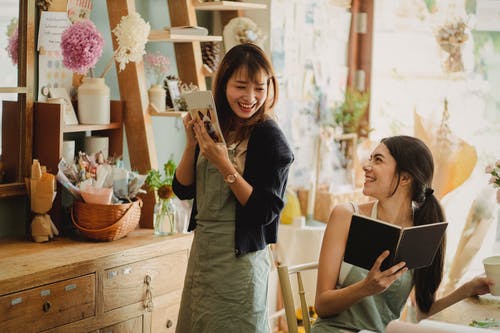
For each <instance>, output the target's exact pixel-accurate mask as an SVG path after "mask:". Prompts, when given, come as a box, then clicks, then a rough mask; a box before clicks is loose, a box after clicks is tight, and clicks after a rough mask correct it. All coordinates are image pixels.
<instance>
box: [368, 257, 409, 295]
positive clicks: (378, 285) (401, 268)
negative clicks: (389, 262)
mask: <svg viewBox="0 0 500 333" xmlns="http://www.w3.org/2000/svg"><path fill="white" fill-rule="evenodd" d="M388 256H389V251H387V250H386V251H384V252H382V254H381V255H380V256H379V257H378V258H377V260H375V263H374V264H373V266H372V268H371V270H370V272H368V275H367V276H366V278H365V279H364V280H363V282H364V289H365V290H366V292H367V294H368V295H370V296H371V295H376V294H380V293H382V292H384V291H385V290H386V289H387V288H389V287H390V286H391V284H392V283H393V282H394V281H396V280H397V279H399V278H400V277H401V276H402V275H403V274H404V273H405V272H406V271H408V268H407V267H405V265H406V263H405V262H400V263H399V264H397V265H394V266H392V267H391V268H388V269H386V270H385V271H381V270H380V266H381V265H382V262H383V261H384V260H385V258H387V257H388Z"/></svg>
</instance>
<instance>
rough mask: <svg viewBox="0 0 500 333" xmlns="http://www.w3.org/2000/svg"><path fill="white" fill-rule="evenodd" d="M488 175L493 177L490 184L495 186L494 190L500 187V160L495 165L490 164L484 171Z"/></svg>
mask: <svg viewBox="0 0 500 333" xmlns="http://www.w3.org/2000/svg"><path fill="white" fill-rule="evenodd" d="M484 172H486V173H487V174H489V175H491V177H490V180H489V181H488V183H489V184H493V187H494V188H499V187H500V160H497V161H496V162H495V164H490V165H488V166H487V167H486V169H485V170H484Z"/></svg>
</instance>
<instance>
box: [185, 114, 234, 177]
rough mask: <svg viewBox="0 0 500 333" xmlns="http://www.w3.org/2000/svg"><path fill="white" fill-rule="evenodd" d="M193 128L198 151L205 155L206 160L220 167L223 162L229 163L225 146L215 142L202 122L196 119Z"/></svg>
mask: <svg viewBox="0 0 500 333" xmlns="http://www.w3.org/2000/svg"><path fill="white" fill-rule="evenodd" d="M193 130H194V134H195V137H196V140H197V141H198V146H199V147H200V153H201V154H202V155H203V156H205V158H206V159H207V160H209V161H210V162H211V163H212V164H213V165H214V166H216V167H217V168H220V166H221V165H222V164H223V163H225V162H228V163H230V160H229V155H228V152H227V148H226V146H225V145H224V144H222V143H216V142H215V141H214V140H213V139H212V138H211V137H210V135H208V133H207V130H206V129H205V126H203V122H201V121H200V120H198V121H196V122H195V124H194V126H193Z"/></svg>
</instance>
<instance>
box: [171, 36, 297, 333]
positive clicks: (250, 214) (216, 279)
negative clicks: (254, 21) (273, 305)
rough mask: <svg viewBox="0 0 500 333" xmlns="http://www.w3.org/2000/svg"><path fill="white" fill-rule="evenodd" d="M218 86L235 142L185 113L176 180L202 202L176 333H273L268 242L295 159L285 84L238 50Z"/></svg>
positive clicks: (255, 56) (177, 187)
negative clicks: (282, 117) (278, 117)
mask: <svg viewBox="0 0 500 333" xmlns="http://www.w3.org/2000/svg"><path fill="white" fill-rule="evenodd" d="M213 86H214V100H215V105H216V107H217V115H218V119H219V123H220V127H221V130H222V133H223V135H224V138H225V140H226V144H227V146H224V145H223V144H216V143H215V142H214V141H213V140H212V139H211V138H210V136H209V135H208V133H207V132H206V129H205V127H204V126H203V123H202V122H201V121H195V120H193V119H191V117H190V116H189V115H186V117H185V118H184V125H185V128H186V141H187V142H186V147H185V149H184V153H183V155H182V158H181V161H180V163H179V165H178V167H177V170H176V174H175V178H174V182H173V189H174V192H175V194H176V195H177V196H178V197H179V198H180V199H194V201H193V209H192V212H191V220H190V223H189V228H188V230H194V239H193V244H192V248H191V252H190V256H189V262H188V268H187V273H186V278H185V281H184V290H183V294H182V301H181V307H180V311H179V321H178V323H177V328H176V332H178V333H189V332H196V333H200V332H209V333H216V332H242V333H244V332H266V333H268V332H269V331H270V326H269V323H268V308H267V286H268V277H269V271H270V268H271V265H273V263H272V260H271V258H270V252H269V247H268V246H267V245H268V244H270V243H275V242H276V237H277V231H278V223H279V216H280V213H281V211H282V209H283V206H284V193H285V187H286V184H287V179H288V170H289V168H290V165H291V163H292V162H293V154H292V151H291V149H290V147H289V145H288V143H287V140H286V138H285V136H284V134H283V132H282V131H281V130H280V129H279V127H278V125H277V123H276V122H275V121H274V120H273V118H272V108H273V106H274V105H275V104H276V101H277V97H278V85H277V82H276V78H275V75H274V70H273V68H272V65H271V63H270V61H269V59H268V58H267V57H266V56H265V54H264V52H263V51H262V50H261V49H260V48H259V47H257V46H255V45H253V44H240V45H237V46H235V47H233V48H232V49H230V50H229V52H227V53H226V55H225V56H224V58H223V59H222V61H221V63H220V65H219V68H218V72H217V75H216V77H215V80H214V83H213Z"/></svg>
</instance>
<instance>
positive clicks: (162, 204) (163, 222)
mask: <svg viewBox="0 0 500 333" xmlns="http://www.w3.org/2000/svg"><path fill="white" fill-rule="evenodd" d="M176 167H177V166H176V164H175V162H174V161H173V160H172V159H169V160H168V161H167V163H165V164H164V165H163V171H164V174H163V175H162V174H161V172H160V171H159V170H155V169H153V170H150V171H149V172H148V174H147V177H146V181H145V182H146V184H147V185H148V187H149V189H150V190H152V191H154V194H155V200H156V203H155V206H154V218H153V227H154V233H155V235H172V234H175V233H176V208H175V205H174V203H173V201H172V199H173V198H174V191H173V190H172V181H173V179H174V173H175V168H176Z"/></svg>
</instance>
